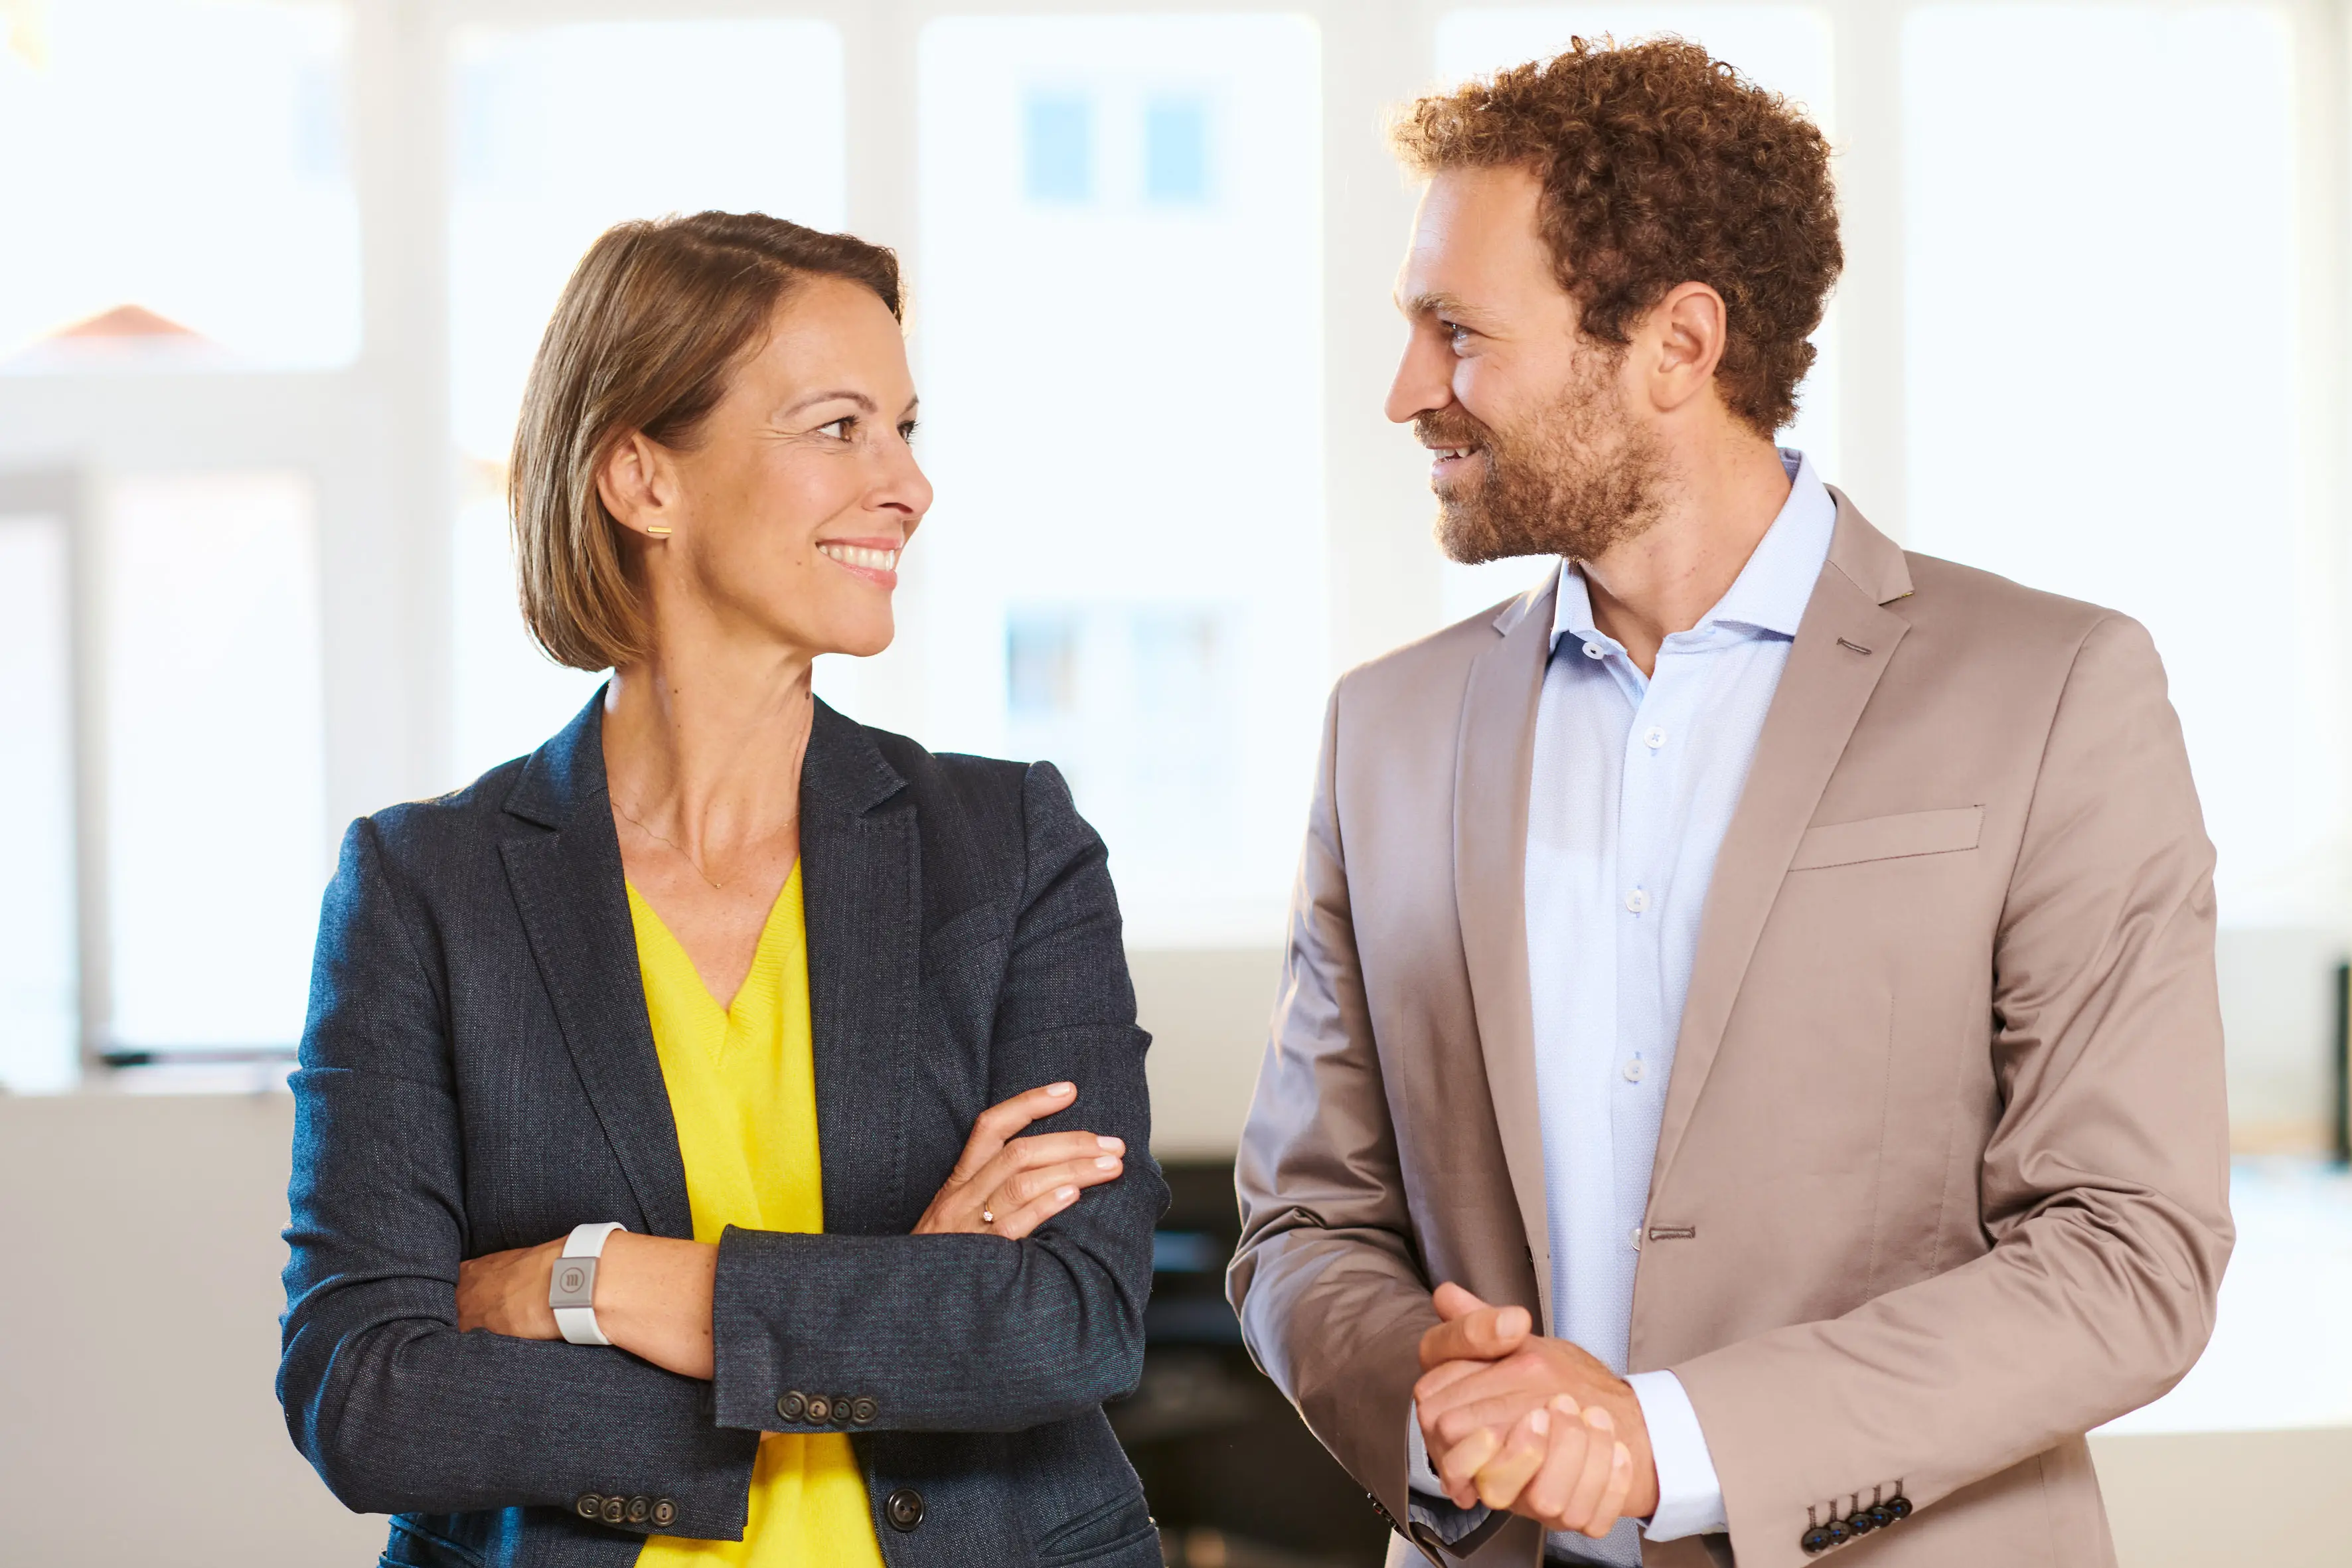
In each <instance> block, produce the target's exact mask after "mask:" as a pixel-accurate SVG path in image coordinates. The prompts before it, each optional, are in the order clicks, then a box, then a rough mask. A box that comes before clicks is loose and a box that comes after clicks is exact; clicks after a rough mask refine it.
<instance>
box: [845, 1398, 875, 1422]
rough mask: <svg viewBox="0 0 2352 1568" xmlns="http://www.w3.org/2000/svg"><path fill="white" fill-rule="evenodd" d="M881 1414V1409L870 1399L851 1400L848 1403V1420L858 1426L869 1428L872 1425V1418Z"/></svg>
mask: <svg viewBox="0 0 2352 1568" xmlns="http://www.w3.org/2000/svg"><path fill="white" fill-rule="evenodd" d="M881 1413H882V1407H881V1406H880V1405H877V1404H875V1403H874V1401H872V1400H871V1399H866V1398H859V1399H856V1400H853V1401H852V1402H851V1403H850V1406H849V1418H850V1419H851V1420H852V1421H855V1422H856V1423H857V1424H858V1425H859V1426H871V1425H872V1424H873V1421H874V1417H876V1416H877V1415H880V1414H881Z"/></svg>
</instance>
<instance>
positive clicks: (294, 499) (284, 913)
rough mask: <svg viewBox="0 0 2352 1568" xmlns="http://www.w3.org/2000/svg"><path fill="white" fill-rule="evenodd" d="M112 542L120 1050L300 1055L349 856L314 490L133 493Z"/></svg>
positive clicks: (111, 854) (183, 485) (155, 484)
mask: <svg viewBox="0 0 2352 1568" xmlns="http://www.w3.org/2000/svg"><path fill="white" fill-rule="evenodd" d="M100 537H101V539H102V541H103V547H102V548H103V554H102V559H101V562H100V570H101V573H102V580H103V581H104V583H105V584H106V602H105V612H104V621H103V623H102V624H103V626H104V627H105V647H106V653H105V685H106V698H105V704H106V705H105V714H106V742H105V758H106V846H107V847H106V861H107V878H106V907H107V913H108V923H109V925H110V928H111V942H110V965H111V980H112V990H113V1016H112V1019H111V1021H110V1029H109V1031H108V1032H109V1035H110V1045H112V1046H114V1047H120V1048H124V1049H139V1050H149V1049H152V1050H170V1049H173V1048H174V1047H209V1048H218V1047H257V1046H289V1045H291V1044H293V1043H294V1041H295V1040H297V1039H298V1038H299V1037H300V1035H301V1032H302V1013H303V1006H304V1003H305V1001H306V999H307V998H308V996H309V994H310V952H311V938H312V934H313V932H314V931H315V930H316V929H317V925H318V919H319V899H320V893H321V891H322V890H323V889H325V887H326V881H327V873H328V868H329V867H328V852H329V848H330V840H329V837H328V829H327V824H326V817H325V805H326V799H325V796H326V788H325V777H324V774H325V759H326V748H325V736H324V732H323V725H322V721H321V699H320V664H319V559H318V540H317V522H316V516H315V501H314V498H313V495H312V490H311V486H310V481H309V480H308V479H306V478H304V477H303V476H301V475H299V474H283V473H249V474H193V475H171V476H156V477H149V478H141V479H122V480H117V481H115V482H114V483H112V484H110V485H109V486H107V487H106V490H105V504H104V507H103V509H102V512H101V516H100Z"/></svg>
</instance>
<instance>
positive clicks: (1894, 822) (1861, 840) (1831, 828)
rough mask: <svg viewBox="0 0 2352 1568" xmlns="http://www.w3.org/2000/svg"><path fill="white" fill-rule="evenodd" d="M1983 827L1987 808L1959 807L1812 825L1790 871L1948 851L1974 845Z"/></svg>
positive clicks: (1970, 847)
mask: <svg viewBox="0 0 2352 1568" xmlns="http://www.w3.org/2000/svg"><path fill="white" fill-rule="evenodd" d="M1983 831H1984V807H1983V806H1980V805H1963V806H1957V807H1955V808H1953V809H1952V810H1949V811H1906V812H1904V813H1902V814H1901V815H1899V816H1866V817H1864V818H1863V819H1862V820H1861V821H1860V822H1832V823H1828V824H1826V825H1824V826H1820V827H1810V828H1807V829H1806V830H1805V836H1804V837H1802V838H1800V839H1799V840H1797V858H1795V859H1793V860H1791V861H1790V862H1789V869H1790V870H1791V871H1817V870H1820V869H1822V868H1823V867H1827V866H1852V865H1854V864H1857V863H1858V862H1861V861H1864V860H1900V859H1905V858H1909V857H1911V856H1915V855H1949V854H1951V853H1952V852H1953V851H1954V850H1958V849H1973V848H1975V847H1977V838H1978V836H1979V834H1981V833H1982V832H1983Z"/></svg>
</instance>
